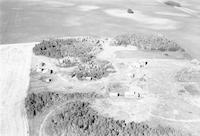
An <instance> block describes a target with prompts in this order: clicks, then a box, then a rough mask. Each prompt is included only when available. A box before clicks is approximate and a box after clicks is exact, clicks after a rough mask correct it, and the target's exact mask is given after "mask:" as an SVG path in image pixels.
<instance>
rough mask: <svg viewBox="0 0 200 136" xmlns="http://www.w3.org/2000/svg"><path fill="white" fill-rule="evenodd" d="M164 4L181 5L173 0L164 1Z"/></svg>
mask: <svg viewBox="0 0 200 136" xmlns="http://www.w3.org/2000/svg"><path fill="white" fill-rule="evenodd" d="M165 4H166V5H168V6H172V7H181V4H180V3H178V2H175V1H166V2H165Z"/></svg>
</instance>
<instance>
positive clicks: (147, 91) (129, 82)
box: [30, 39, 200, 136]
mask: <svg viewBox="0 0 200 136" xmlns="http://www.w3.org/2000/svg"><path fill="white" fill-rule="evenodd" d="M110 42H112V39H108V40H107V41H106V42H105V44H104V45H103V48H104V51H103V52H101V53H100V54H98V55H97V58H98V59H103V60H108V61H110V62H111V63H112V65H113V66H114V67H115V69H116V71H117V72H116V73H113V74H110V75H109V76H108V77H106V78H102V79H100V80H98V81H78V80H77V79H76V78H73V79H72V78H71V77H70V74H69V73H70V72H71V71H73V68H67V69H66V68H58V67H56V66H55V63H56V61H55V60H53V59H50V58H46V57H41V56H33V58H32V60H33V61H32V62H33V63H32V68H33V70H34V67H35V66H36V65H37V64H39V63H41V62H45V63H46V65H47V67H49V68H51V69H54V70H55V72H56V74H54V75H51V76H50V77H51V78H52V79H53V81H52V82H51V83H44V82H41V80H38V79H37V76H33V77H35V78H34V79H31V83H30V87H31V88H32V90H30V91H34V90H37V91H43V90H44V89H47V90H53V91H64V92H66V93H72V92H93V91H95V92H96V93H100V94H104V95H107V94H108V89H109V85H110V84H113V83H116V84H118V85H121V86H122V87H124V88H125V91H135V90H134V87H135V86H137V87H140V88H141V90H140V91H139V93H140V98H138V97H137V95H136V97H135V96H133V97H132V96H131V97H124V96H120V97H107V98H103V99H96V100H95V101H94V102H93V103H92V105H91V106H92V107H93V108H94V109H95V110H97V111H98V112H99V114H101V115H103V116H105V117H113V118H114V119H119V120H121V119H123V120H126V122H130V121H135V122H143V121H148V122H150V124H153V125H158V124H161V125H170V126H172V127H174V128H177V129H181V130H185V131H189V132H191V133H192V134H194V135H195V136H198V134H199V133H200V127H198V125H199V124H200V108H199V106H198V104H199V99H200V95H199V93H195V94H192V92H191V91H192V90H186V91H185V92H184V93H182V94H180V90H183V89H184V86H187V85H189V84H191V83H190V82H184V83H183V82H178V81H177V80H176V78H175V77H176V74H177V72H178V71H180V70H182V69H183V68H192V67H194V68H197V69H198V67H199V66H196V65H194V64H192V63H191V62H190V60H189V59H187V58H185V57H184V55H182V53H180V52H179V53H178V52H177V53H168V54H169V56H165V55H164V54H163V53H159V52H143V51H139V50H138V49H137V48H136V47H130V46H128V47H115V46H110ZM141 61H148V65H147V66H146V67H143V68H140V67H138V63H140V62H141ZM35 74H36V75H37V74H38V75H43V74H40V73H35ZM133 74H135V77H134V78H132V75H133ZM142 77H144V78H145V81H144V80H143V79H142ZM141 79H142V80H141ZM199 83H200V79H197V82H192V85H195V86H197V90H195V91H197V92H200V88H199ZM34 88H35V89H34ZM189 89H190V88H189ZM123 91H124V90H123ZM136 92H138V91H137V90H136ZM41 131H42V130H41Z"/></svg>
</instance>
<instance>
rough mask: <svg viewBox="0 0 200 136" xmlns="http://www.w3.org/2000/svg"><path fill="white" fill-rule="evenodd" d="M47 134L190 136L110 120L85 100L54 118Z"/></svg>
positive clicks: (133, 123) (146, 125) (173, 130)
mask: <svg viewBox="0 0 200 136" xmlns="http://www.w3.org/2000/svg"><path fill="white" fill-rule="evenodd" d="M45 131H46V133H47V134H48V135H49V136H51V135H52V136H53V135H63V134H64V136H69V135H71V136H72V135H73V136H188V135H186V134H183V133H181V132H180V131H178V130H175V129H173V128H170V127H162V126H158V127H156V128H152V127H150V126H149V125H148V124H146V123H135V122H130V123H126V122H125V121H124V120H114V119H113V118H106V117H103V116H101V115H99V114H98V113H97V112H96V111H94V110H93V109H92V108H91V107H90V104H89V103H88V102H81V101H76V102H71V103H67V104H66V106H65V108H64V109H63V110H62V111H59V112H58V113H56V114H55V115H53V116H51V117H50V118H49V120H48V123H47V126H46V129H45Z"/></svg>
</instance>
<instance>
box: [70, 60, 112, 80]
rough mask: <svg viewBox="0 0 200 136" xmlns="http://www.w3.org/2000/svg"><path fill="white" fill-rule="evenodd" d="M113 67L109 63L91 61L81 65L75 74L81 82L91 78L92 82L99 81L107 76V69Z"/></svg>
mask: <svg viewBox="0 0 200 136" xmlns="http://www.w3.org/2000/svg"><path fill="white" fill-rule="evenodd" d="M108 68H111V69H114V68H113V67H112V65H111V64H109V62H107V61H90V62H88V63H85V64H79V65H78V68H77V69H76V70H75V71H74V72H73V75H74V74H75V75H76V77H77V78H78V79H79V80H85V79H86V78H87V77H89V78H90V79H91V80H98V79H101V78H102V77H104V76H107V75H108V73H110V72H108V71H107V69H108Z"/></svg>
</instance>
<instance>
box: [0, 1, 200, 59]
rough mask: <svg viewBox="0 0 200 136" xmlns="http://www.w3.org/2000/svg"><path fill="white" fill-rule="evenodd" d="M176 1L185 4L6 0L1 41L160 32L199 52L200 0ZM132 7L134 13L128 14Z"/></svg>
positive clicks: (194, 54)
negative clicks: (172, 5) (178, 5)
mask: <svg viewBox="0 0 200 136" xmlns="http://www.w3.org/2000/svg"><path fill="white" fill-rule="evenodd" d="M177 1H178V2H179V3H180V4H181V7H171V6H168V5H166V4H164V0H151V1H150V0H126V1H124V0H109V1H107V0H101V1H100V0H95V1H94V0H84V2H82V1H80V0H45V1H43V0H1V2H0V5H1V14H2V16H1V26H0V27H1V29H0V31H1V33H0V39H1V41H0V42H1V43H19V42H33V41H40V40H42V39H45V38H50V37H63V36H77V35H82V36H85V35H98V36H109V37H110V36H115V35H118V34H122V33H133V32H144V33H154V32H160V33H164V34H165V35H167V36H168V37H170V38H171V39H173V40H175V41H177V42H178V43H179V44H180V45H181V46H182V47H184V48H185V49H186V50H187V51H188V52H189V53H190V54H191V55H192V56H194V57H197V58H200V55H199V50H200V46H199V43H200V40H199V35H200V33H199V29H200V25H199V22H200V19H199V16H200V13H199V11H200V7H199V5H200V2H199V1H198V0H190V1H186V0H177ZM128 8H130V9H132V10H133V11H134V12H135V14H133V15H129V14H128V13H127V9H128ZM126 13H127V14H126ZM141 17H142V18H141ZM167 28H168V29H167Z"/></svg>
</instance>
